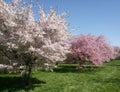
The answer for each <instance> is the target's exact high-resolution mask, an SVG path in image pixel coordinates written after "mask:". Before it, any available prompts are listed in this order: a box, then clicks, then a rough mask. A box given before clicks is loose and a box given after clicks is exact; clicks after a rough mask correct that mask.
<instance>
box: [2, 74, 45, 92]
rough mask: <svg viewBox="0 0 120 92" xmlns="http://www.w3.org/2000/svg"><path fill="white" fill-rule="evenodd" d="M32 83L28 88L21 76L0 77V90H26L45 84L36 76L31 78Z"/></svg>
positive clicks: (9, 91) (13, 91)
mask: <svg viewBox="0 0 120 92" xmlns="http://www.w3.org/2000/svg"><path fill="white" fill-rule="evenodd" d="M31 83H32V85H31V86H30V87H29V88H28V87H27V86H26V84H25V81H24V80H23V78H21V77H8V76H4V77H0V92H3V91H5V90H7V92H16V91H18V90H25V91H26V92H27V91H29V90H31V89H34V88H35V87H37V86H40V84H45V83H46V82H44V81H41V80H38V79H36V78H31Z"/></svg>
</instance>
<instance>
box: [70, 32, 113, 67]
mask: <svg viewBox="0 0 120 92" xmlns="http://www.w3.org/2000/svg"><path fill="white" fill-rule="evenodd" d="M71 44H72V48H71V49H72V54H73V56H74V59H76V61H77V63H78V64H79V67H78V68H82V65H83V63H84V62H90V63H92V64H94V65H101V64H102V63H103V62H104V61H110V59H112V58H113V53H114V51H113V48H112V46H110V45H109V44H108V43H107V41H106V39H105V38H104V36H98V37H96V36H94V35H91V34H87V35H79V36H78V37H76V38H75V39H73V40H72V41H71Z"/></svg>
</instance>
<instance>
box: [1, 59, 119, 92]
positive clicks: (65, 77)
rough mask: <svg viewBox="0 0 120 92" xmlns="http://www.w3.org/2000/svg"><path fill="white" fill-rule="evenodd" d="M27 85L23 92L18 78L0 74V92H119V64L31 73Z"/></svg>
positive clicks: (68, 65) (22, 83)
mask: <svg viewBox="0 0 120 92" xmlns="http://www.w3.org/2000/svg"><path fill="white" fill-rule="evenodd" d="M31 81H32V83H33V86H32V87H31V88H30V89H27V88H26V87H25V86H24V80H23V79H22V78H21V77H20V75H19V74H0V92H120V60H113V61H111V62H109V63H104V64H103V65H102V66H100V67H94V68H88V67H86V68H84V69H83V70H81V71H78V70H76V65H73V64H63V65H60V66H59V67H58V68H56V69H54V72H44V71H40V70H38V71H33V74H32V80H31Z"/></svg>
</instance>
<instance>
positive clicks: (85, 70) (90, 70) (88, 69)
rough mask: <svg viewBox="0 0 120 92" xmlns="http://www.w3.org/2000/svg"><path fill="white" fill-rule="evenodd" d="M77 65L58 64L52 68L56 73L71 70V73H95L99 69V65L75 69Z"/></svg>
mask: <svg viewBox="0 0 120 92" xmlns="http://www.w3.org/2000/svg"><path fill="white" fill-rule="evenodd" d="M76 67H77V66H72V65H71V66H68V65H63V66H59V67H58V68H55V69H54V72H58V73H67V72H71V73H95V72H97V71H99V70H100V68H99V67H95V66H94V67H90V66H84V68H83V69H76Z"/></svg>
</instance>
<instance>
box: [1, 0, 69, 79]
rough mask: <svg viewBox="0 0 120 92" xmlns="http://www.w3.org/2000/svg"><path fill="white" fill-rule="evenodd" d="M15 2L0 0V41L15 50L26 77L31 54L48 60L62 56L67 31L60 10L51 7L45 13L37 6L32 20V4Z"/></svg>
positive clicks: (56, 60)
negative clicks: (57, 11)
mask: <svg viewBox="0 0 120 92" xmlns="http://www.w3.org/2000/svg"><path fill="white" fill-rule="evenodd" d="M19 2H20V0H14V1H13V2H12V3H11V4H7V3H6V2H4V1H3V0H0V43H1V44H0V45H3V46H6V47H7V50H16V51H17V55H18V60H17V62H18V63H19V62H20V61H24V63H25V65H26V72H28V76H27V77H28V78H27V80H28V79H29V77H30V73H31V69H32V63H33V62H34V61H35V57H37V58H39V57H42V58H44V59H45V60H46V61H47V62H50V63H55V62H58V61H62V60H64V59H65V58H66V54H67V53H69V49H70V45H69V44H68V39H69V38H70V34H69V32H68V31H67V28H68V26H67V23H66V20H65V18H64V16H63V15H62V14H61V15H59V14H57V13H56V12H55V11H54V10H53V9H51V10H50V12H49V13H48V14H47V13H45V12H44V11H43V10H42V9H41V10H40V18H39V19H38V20H35V19H34V16H33V13H32V11H31V7H32V4H28V5H24V4H23V5H20V4H19Z"/></svg>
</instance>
